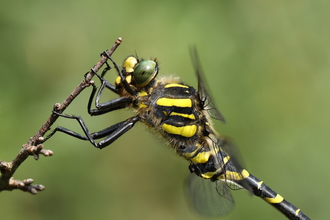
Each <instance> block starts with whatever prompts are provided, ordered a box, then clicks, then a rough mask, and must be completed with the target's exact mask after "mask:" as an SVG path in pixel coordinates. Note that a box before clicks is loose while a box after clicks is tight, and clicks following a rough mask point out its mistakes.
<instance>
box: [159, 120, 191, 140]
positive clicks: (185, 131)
mask: <svg viewBox="0 0 330 220" xmlns="http://www.w3.org/2000/svg"><path fill="white" fill-rule="evenodd" d="M162 128H163V130H164V131H166V132H167V133H170V134H177V135H181V136H183V137H192V136H194V135H195V134H196V131H197V126H196V125H186V126H182V127H176V126H173V125H169V124H165V123H164V124H163V125H162Z"/></svg>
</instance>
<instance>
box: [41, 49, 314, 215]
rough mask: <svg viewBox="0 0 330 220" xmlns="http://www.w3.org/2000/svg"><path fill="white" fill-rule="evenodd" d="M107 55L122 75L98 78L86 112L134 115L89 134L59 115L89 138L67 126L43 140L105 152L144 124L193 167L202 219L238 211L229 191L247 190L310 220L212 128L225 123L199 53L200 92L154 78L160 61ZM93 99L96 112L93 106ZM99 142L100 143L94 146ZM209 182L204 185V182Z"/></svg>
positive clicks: (190, 187) (191, 184)
mask: <svg viewBox="0 0 330 220" xmlns="http://www.w3.org/2000/svg"><path fill="white" fill-rule="evenodd" d="M103 56H107V58H108V59H109V60H110V61H111V62H112V63H113V66H114V68H115V69H116V71H117V73H118V77H117V79H116V81H115V83H114V84H111V83H110V82H108V81H107V80H106V79H104V77H105V74H106V73H107V72H108V70H110V69H111V68H110V65H109V64H108V63H106V65H107V67H106V68H105V69H104V70H103V72H102V73H101V75H99V74H98V73H96V72H95V71H94V70H93V69H92V71H93V72H94V74H95V75H96V76H97V77H98V78H99V80H100V81H101V86H100V87H99V88H97V86H96V85H95V84H94V83H91V85H92V87H93V89H92V92H91V95H90V98H89V101H88V105H87V109H88V113H89V114H90V115H91V116H95V115H102V114H105V113H108V112H111V111H114V110H118V109H123V108H132V109H134V110H135V112H136V114H135V115H134V116H133V117H130V118H128V119H126V120H124V121H121V122H119V123H116V124H114V125H112V126H110V127H108V128H105V129H103V130H101V131H98V132H93V133H91V132H89V130H88V128H87V126H86V125H85V123H84V121H83V119H82V118H81V117H78V116H69V115H64V114H59V113H57V112H54V113H55V114H58V115H59V116H62V117H65V118H69V119H75V120H77V121H78V122H79V124H80V126H81V128H82V130H83V132H84V134H85V135H81V134H79V133H76V132H74V131H71V130H69V129H66V128H63V127H57V128H55V129H54V130H53V131H52V133H51V134H50V135H48V136H47V137H46V138H45V140H47V139H49V138H50V137H51V136H52V135H53V134H55V133H56V132H57V131H60V132H63V133H66V134H68V135H71V136H73V137H76V138H79V139H81V140H87V141H90V142H91V143H92V144H93V145H94V146H95V147H96V148H99V149H102V148H104V147H106V146H108V145H110V144H111V143H113V142H114V141H115V140H117V139H118V138H119V137H120V136H122V135H123V134H125V133H126V132H127V131H128V130H130V129H131V128H132V127H133V126H134V125H135V123H137V122H142V123H144V124H146V125H147V126H148V127H150V128H151V129H153V130H155V131H156V132H157V133H159V134H160V136H162V137H163V138H164V140H165V141H166V142H168V143H169V144H170V145H171V146H172V147H173V148H174V149H175V151H176V152H177V153H178V154H179V155H180V156H182V157H183V158H185V159H186V160H187V161H188V162H189V163H190V165H189V170H190V172H191V173H193V174H196V175H197V176H198V177H201V178H197V176H196V175H191V176H190V177H189V180H188V181H187V191H188V192H189V193H188V194H189V195H190V196H191V201H192V205H193V206H194V208H195V209H196V210H197V212H199V213H200V214H204V215H215V216H221V215H225V214H227V213H228V212H229V211H231V210H232V209H233V207H234V200H233V198H232V196H231V194H230V190H229V189H241V188H244V189H246V190H248V191H249V192H251V193H253V194H254V195H256V196H258V197H260V198H262V199H263V200H265V201H266V202H267V203H269V204H271V205H272V206H274V207H275V208H276V209H277V210H279V211H280V212H281V213H283V214H284V215H285V216H286V217H287V218H289V219H305V220H306V219H309V218H308V217H307V216H306V215H305V214H304V213H303V212H302V211H301V210H300V209H298V208H297V207H295V206H294V205H292V204H291V203H289V202H288V201H286V200H285V199H284V198H283V197H282V196H280V195H279V194H277V193H276V192H275V191H273V190H272V189H271V188H269V187H268V186H267V185H266V184H265V183H264V182H263V181H261V180H259V179H258V178H256V177H255V176H253V175H252V174H250V173H249V172H248V171H247V170H245V169H243V168H242V167H241V166H240V165H239V163H238V161H237V159H236V158H237V157H236V156H235V151H234V150H233V146H232V143H231V142H230V141H229V140H228V139H226V138H225V137H223V136H220V135H218V134H217V133H216V131H215V130H214V129H213V127H212V124H211V118H213V119H215V120H220V121H222V122H224V118H223V116H222V115H221V114H220V112H219V111H218V110H217V108H216V107H215V105H214V103H213V101H212V99H211V98H210V95H209V94H208V92H207V90H206V85H205V82H204V80H203V78H202V70H201V67H200V63H199V60H198V57H197V52H196V50H195V49H194V48H193V49H191V56H192V60H193V64H194V68H195V74H196V76H197V79H198V90H196V89H194V88H193V87H191V86H189V85H186V84H185V83H183V82H182V80H181V79H180V78H178V77H173V76H170V77H169V76H165V77H162V78H156V76H157V74H158V72H159V65H158V62H157V60H156V59H149V60H140V59H138V58H137V57H136V56H129V57H127V58H126V59H125V60H124V62H123V64H122V67H121V68H120V67H119V66H118V65H117V64H116V62H114V61H113V60H112V58H111V57H110V56H108V55H107V53H103ZM105 88H106V89H109V90H111V91H112V92H114V93H116V94H118V95H119V97H118V98H115V99H113V100H110V101H108V102H105V103H100V97H101V95H102V92H103V90H104V89H105ZM94 98H95V107H96V108H95V109H92V104H93V101H94ZM97 139H101V140H100V141H99V142H96V140H97ZM205 179H206V180H205Z"/></svg>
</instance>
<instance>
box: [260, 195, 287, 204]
mask: <svg viewBox="0 0 330 220" xmlns="http://www.w3.org/2000/svg"><path fill="white" fill-rule="evenodd" d="M264 200H266V201H267V202H268V203H280V202H282V201H283V200H284V198H283V197H282V196H280V194H277V195H276V197H275V198H267V197H266V198H264Z"/></svg>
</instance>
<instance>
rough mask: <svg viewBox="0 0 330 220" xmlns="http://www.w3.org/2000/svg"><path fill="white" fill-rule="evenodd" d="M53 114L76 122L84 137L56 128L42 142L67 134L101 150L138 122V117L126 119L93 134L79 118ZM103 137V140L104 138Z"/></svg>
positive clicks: (62, 128)
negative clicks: (56, 135)
mask: <svg viewBox="0 0 330 220" xmlns="http://www.w3.org/2000/svg"><path fill="white" fill-rule="evenodd" d="M54 113H55V114H57V115H59V116H61V117H64V118H68V119H75V120H77V121H78V123H79V125H80V127H81V128H82V130H83V131H84V133H85V135H86V136H83V135H81V134H79V133H76V132H74V131H71V130H69V129H67V128H64V127H57V128H55V129H54V130H53V131H52V133H50V134H49V135H48V136H47V137H46V138H45V140H44V141H46V140H48V139H49V138H51V137H52V136H53V135H54V134H55V133H56V132H57V131H60V132H63V133H65V134H68V135H70V136H72V137H75V138H78V139H80V140H88V141H90V142H91V143H92V144H93V145H94V146H95V147H96V148H99V149H102V148H104V147H106V146H108V145H110V144H111V143H113V142H114V141H115V140H117V139H118V138H119V137H120V136H122V135H123V134H125V133H126V132H127V131H129V130H130V129H131V128H132V127H133V126H134V125H135V123H136V122H138V121H139V120H140V117H139V116H134V117H131V118H128V119H126V120H125V121H122V122H119V123H117V124H114V125H112V126H110V127H108V128H105V129H103V130H101V131H98V132H94V133H90V132H89V130H88V128H87V126H86V124H85V122H84V121H83V119H82V118H81V117H79V116H71V115H64V114H60V113H57V112H54ZM104 137H105V138H104ZM100 138H104V139H103V140H101V141H100V142H98V143H96V142H95V140H96V139H100Z"/></svg>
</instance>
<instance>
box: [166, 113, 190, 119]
mask: <svg viewBox="0 0 330 220" xmlns="http://www.w3.org/2000/svg"><path fill="white" fill-rule="evenodd" d="M173 115H177V116H181V117H184V118H189V119H192V120H195V119H196V118H195V115H193V114H182V113H177V112H172V113H171V114H170V116H173Z"/></svg>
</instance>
